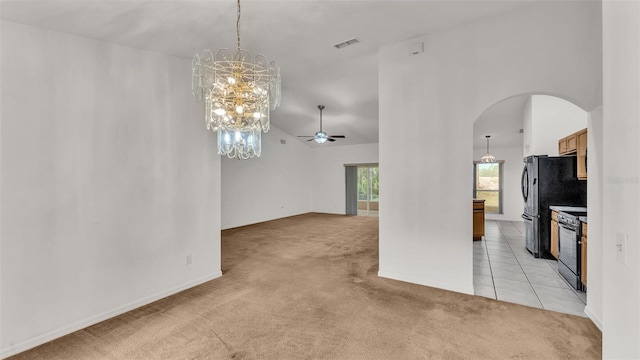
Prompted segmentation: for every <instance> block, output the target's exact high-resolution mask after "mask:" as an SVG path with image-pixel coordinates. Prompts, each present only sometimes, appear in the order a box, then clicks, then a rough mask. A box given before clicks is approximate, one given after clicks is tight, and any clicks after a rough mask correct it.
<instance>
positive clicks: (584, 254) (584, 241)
mask: <svg viewBox="0 0 640 360" xmlns="http://www.w3.org/2000/svg"><path fill="white" fill-rule="evenodd" d="M580 261H582V266H581V267H580V280H581V281H582V284H583V285H584V286H585V288H586V287H587V223H582V251H581V254H580Z"/></svg>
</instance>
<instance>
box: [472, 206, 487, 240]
mask: <svg viewBox="0 0 640 360" xmlns="http://www.w3.org/2000/svg"><path fill="white" fill-rule="evenodd" d="M483 236H484V200H482V199H473V240H482V237H483Z"/></svg>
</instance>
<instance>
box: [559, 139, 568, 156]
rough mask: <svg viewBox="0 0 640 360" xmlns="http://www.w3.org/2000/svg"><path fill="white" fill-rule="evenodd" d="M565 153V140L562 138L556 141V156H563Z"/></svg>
mask: <svg viewBox="0 0 640 360" xmlns="http://www.w3.org/2000/svg"><path fill="white" fill-rule="evenodd" d="M566 153H567V138H566V137H564V138H562V139H560V140H558V155H564V154H566Z"/></svg>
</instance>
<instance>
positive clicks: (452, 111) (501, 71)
mask: <svg viewBox="0 0 640 360" xmlns="http://www.w3.org/2000/svg"><path fill="white" fill-rule="evenodd" d="M600 17H601V13H600V4H599V3H588V2H579V3H578V2H553V3H551V2H544V3H536V4H534V5H532V6H528V7H526V8H524V9H518V10H516V11H513V12H510V13H505V14H504V15H501V16H497V17H493V18H489V19H486V20H484V21H480V22H476V23H474V24H470V25H468V26H463V27H460V28H456V29H453V30H450V31H443V32H441V33H437V34H433V35H430V36H423V37H419V38H415V39H412V40H410V41H407V42H403V43H399V44H394V45H390V46H387V47H384V48H382V49H381V50H380V52H379V61H380V68H379V92H380V97H379V98H380V105H379V108H380V109H379V113H380V170H381V171H380V183H381V195H380V201H381V208H380V272H379V274H380V275H381V276H384V277H390V278H394V279H398V280H405V281H410V282H414V283H419V284H424V285H429V286H435V287H439V288H444V289H449V290H454V291H459V292H464V293H470V294H471V293H473V269H472V241H471V240H470V237H471V233H472V228H471V211H470V210H469V203H470V198H471V196H470V191H469V184H470V181H471V179H472V173H471V170H472V168H471V166H469V165H470V164H471V162H472V161H473V158H472V157H473V148H472V135H473V121H474V120H475V119H477V118H478V116H479V115H480V114H481V113H482V112H483V111H484V110H486V109H487V108H489V106H491V105H492V104H495V103H497V102H498V101H500V100H503V99H506V98H508V97H510V96H513V95H518V94H525V93H531V92H539V93H545V94H558V95H562V96H563V97H565V98H567V99H571V100H572V101H573V102H574V103H576V104H579V105H580V106H581V107H583V108H585V109H593V108H595V107H596V106H598V105H600V102H601V96H602V95H601V83H600V81H601V78H600V76H599V69H601V31H600V27H599V26H598V24H599V21H600ZM541 24H544V26H541ZM594 24H595V25H594ZM417 41H423V42H424V48H425V51H424V53H423V54H421V55H416V56H407V55H406V54H407V51H406V50H407V48H408V47H409V46H410V44H412V43H415V42H417ZM549 54H553V59H550V58H549Z"/></svg>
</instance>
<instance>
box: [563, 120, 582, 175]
mask: <svg viewBox="0 0 640 360" xmlns="http://www.w3.org/2000/svg"><path fill="white" fill-rule="evenodd" d="M558 155H576V161H577V165H578V179H580V180H587V129H582V130H580V131H577V132H575V133H573V134H571V135H569V136H566V137H563V138H562V139H560V140H558Z"/></svg>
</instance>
